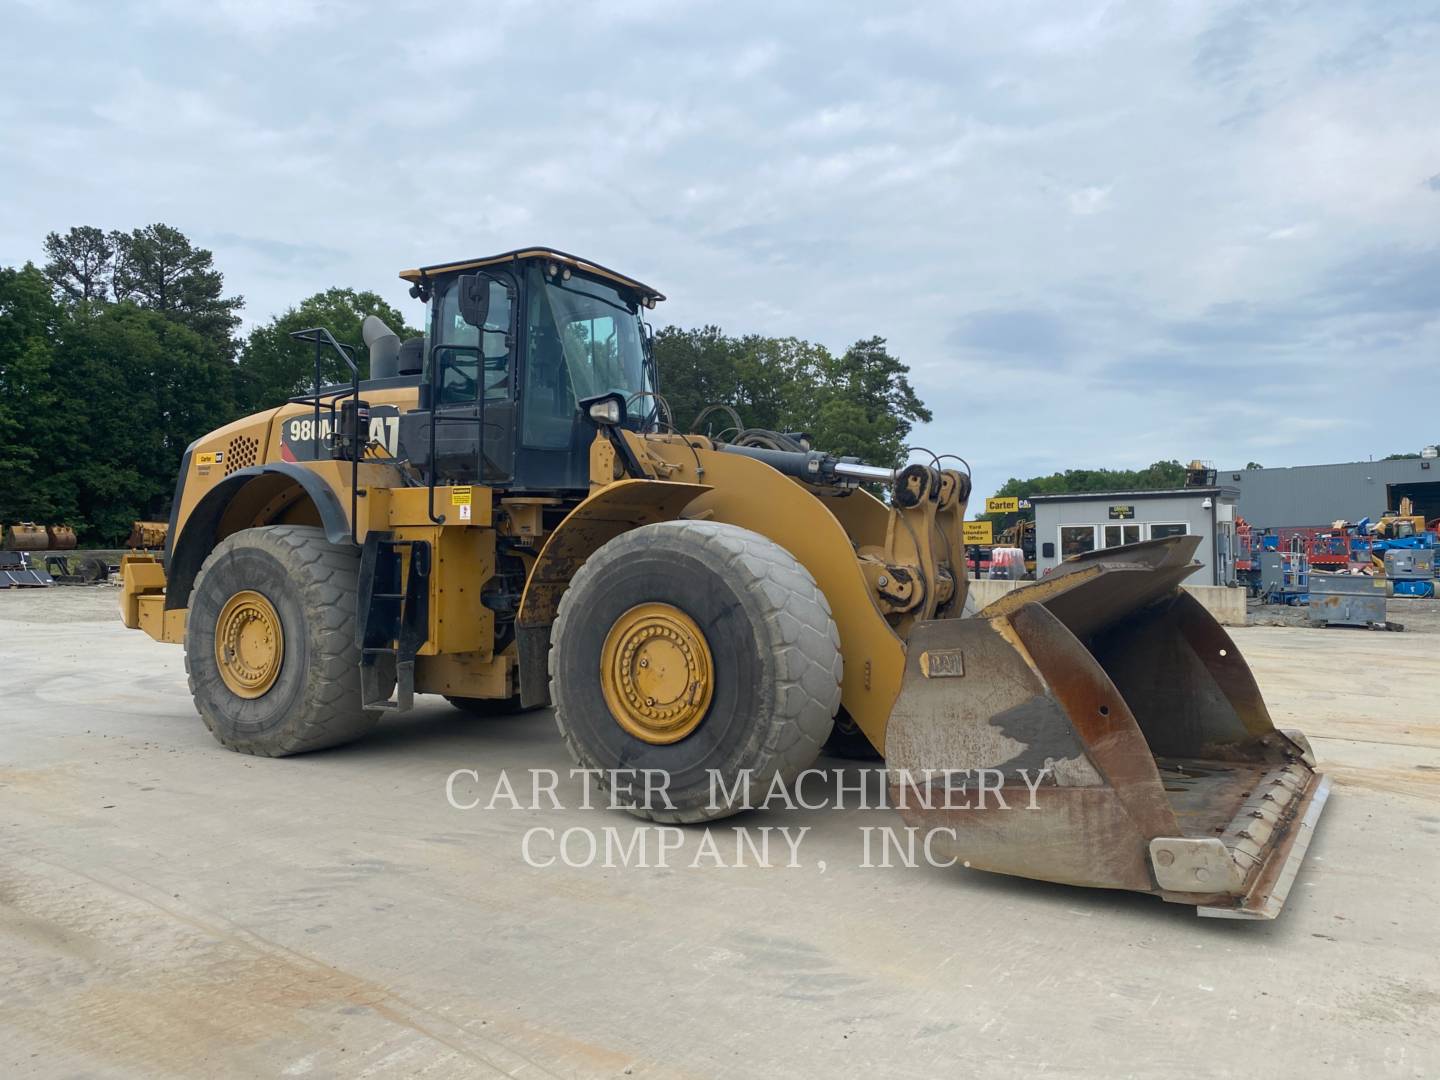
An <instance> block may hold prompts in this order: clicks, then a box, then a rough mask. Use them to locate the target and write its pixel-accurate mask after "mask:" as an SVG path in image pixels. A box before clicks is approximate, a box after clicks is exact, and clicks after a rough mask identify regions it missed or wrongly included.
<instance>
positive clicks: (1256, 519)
mask: <svg viewBox="0 0 1440 1080" xmlns="http://www.w3.org/2000/svg"><path fill="white" fill-rule="evenodd" d="M1423 464H1428V465H1429V466H1430V468H1428V469H1424V468H1422V467H1421V466H1422V465H1423ZM1217 481H1218V482H1219V483H1221V484H1224V485H1227V486H1229V487H1234V488H1237V489H1238V490H1239V492H1240V502H1239V506H1238V507H1237V509H1238V511H1239V513H1240V516H1241V517H1243V518H1244V519H1245V520H1246V521H1248V522H1250V524H1252V525H1254V526H1255V527H1256V528H1261V529H1272V528H1279V527H1281V526H1285V525H1329V524H1330V523H1331V522H1332V521H1337V520H1339V519H1342V518H1343V519H1345V520H1347V521H1358V520H1359V519H1360V518H1362V517H1368V518H1371V519H1372V520H1373V519H1375V518H1378V517H1379V516H1380V515H1381V514H1383V513H1384V512H1385V511H1386V510H1392V509H1394V507H1392V506H1388V505H1387V490H1388V485H1391V484H1420V483H1440V461H1436V460H1431V461H1428V462H1425V461H1422V460H1420V459H1416V458H1404V459H1401V460H1398V461H1355V462H1348V463H1346V464H1341V465H1299V466H1296V467H1295V468H1291V469H1250V470H1248V471H1247V470H1245V469H1231V470H1228V471H1227V470H1221V471H1220V473H1219V475H1218V477H1217ZM1437 490H1440V489H1437Z"/></svg>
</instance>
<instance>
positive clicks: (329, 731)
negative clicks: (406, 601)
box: [185, 525, 380, 757]
mask: <svg viewBox="0 0 1440 1080" xmlns="http://www.w3.org/2000/svg"><path fill="white" fill-rule="evenodd" d="M359 571H360V553H359V551H358V550H356V549H355V548H352V547H348V546H341V545H339V544H332V543H330V542H329V541H327V540H326V539H325V533H324V531H323V530H321V529H317V528H313V527H310V526H302V525H272V526H268V527H266V528H261V529H246V530H244V531H243V532H238V533H234V534H233V535H231V536H227V537H226V538H225V539H224V540H222V541H220V543H219V544H217V545H216V546H215V550H214V551H212V552H211V553H210V555H209V557H208V558H206V560H205V564H204V565H203V566H202V567H201V568H200V573H199V574H198V575H197V576H196V578H195V588H194V590H193V592H192V593H191V596H190V614H189V616H188V618H187V620H186V626H185V670H186V671H187V672H188V673H189V675H190V693H191V694H192V695H193V696H194V698H195V707H196V708H197V709H198V710H199V711H200V716H201V717H202V718H203V719H204V721H205V726H206V727H208V728H209V729H210V731H211V734H213V735H214V736H215V738H216V739H217V740H218V741H219V742H220V744H221V745H222V746H225V747H228V748H229V749H231V750H235V751H237V752H239V753H242V754H257V755H261V756H264V757H285V756H286V755H289V754H300V753H305V752H306V751H310V750H320V749H323V748H325V747H329V746H338V745H340V744H341V743H347V742H350V741H352V740H354V739H358V738H359V737H360V736H362V735H364V734H365V733H366V732H368V731H369V730H370V729H371V728H372V727H374V726H375V724H376V722H377V721H378V720H379V718H380V714H379V712H377V711H370V712H367V711H365V710H364V709H362V708H361V698H360V652H359V648H358V647H357V645H356V642H355V603H356V596H357V595H358V580H359ZM257 594H258V595H259V596H260V597H263V598H264V601H265V602H267V603H268V611H267V612H266V614H273V616H274V617H275V618H276V619H277V620H278V624H279V633H278V634H277V635H275V637H277V638H283V647H279V648H277V649H276V652H277V653H278V656H279V670H278V672H276V673H274V675H273V682H271V683H270V684H269V685H268V687H266V688H264V689H263V692H261V693H259V694H258V695H256V696H246V695H244V694H241V693H238V692H237V691H236V689H235V686H234V685H233V682H234V678H235V676H234V674H233V671H232V673H231V674H230V676H229V679H230V681H227V677H226V675H224V674H222V670H221V662H220V660H219V659H218V658H217V655H216V648H215V638H216V631H217V622H219V621H220V620H221V617H222V614H223V613H224V612H225V611H226V609H227V605H229V604H232V603H233V602H234V600H235V599H236V598H237V597H238V596H241V595H249V596H252V597H253V596H255V595H257ZM264 606H265V605H264V604H261V605H260V607H261V608H264ZM261 681H263V679H262V680H261Z"/></svg>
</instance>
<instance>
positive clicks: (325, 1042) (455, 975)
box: [0, 587, 1440, 1080]
mask: <svg viewBox="0 0 1440 1080" xmlns="http://www.w3.org/2000/svg"><path fill="white" fill-rule="evenodd" d="M117 594H118V591H117V590H115V589H114V588H106V587H94V588H68V589H62V588H55V589H50V590H44V591H32V592H16V591H11V592H7V593H0V659H3V662H0V702H3V706H0V716H3V723H0V1075H4V1076H7V1077H10V1076H46V1077H51V1076H106V1077H117V1076H118V1077H172V1076H174V1077H181V1076H198V1075H247V1076H248V1075H255V1076H260V1075H263V1076H277V1075H279V1076H310V1077H328V1076H347V1077H348V1076H397V1077H398V1076H416V1075H429V1076H443V1077H451V1076H487V1077H488V1076H511V1077H559V1076H566V1077H568V1076H580V1077H627V1076H634V1077H692V1078H694V1077H723V1078H732V1077H733V1078H746V1080H749V1078H753V1077H792V1076H793V1077H813V1076H840V1075H845V1076H848V1075H867V1076H872V1077H890V1076H896V1077H901V1076H904V1077H913V1076H922V1075H928V1076H972V1075H973V1076H985V1077H1022V1076H1023V1077H1027V1078H1033V1077H1043V1076H1063V1077H1106V1078H1109V1077H1146V1078H1149V1077H1156V1078H1158V1077H1166V1078H1172V1080H1175V1078H1182V1077H1187V1078H1188V1077H1202V1076H1203V1077H1229V1076H1246V1077H1249V1076H1256V1075H1270V1076H1312V1075H1319V1076H1332V1075H1338V1076H1354V1077H1365V1078H1371V1077H1427V1076H1434V1075H1437V1072H1440V965H1437V963H1436V956H1437V955H1440V920H1437V919H1436V899H1435V898H1436V896H1437V893H1440V858H1437V855H1440V712H1437V707H1436V702H1437V701H1440V638H1437V637H1435V636H1434V635H1433V634H1431V633H1419V632H1415V633H1412V632H1406V633H1402V634H1392V633H1375V632H1365V631H1358V630H1357V631H1342V630H1323V631H1322V630H1309V629H1300V628H1294V627H1262V626H1257V627H1247V628H1242V629H1239V630H1236V631H1234V636H1235V639H1236V642H1237V644H1238V645H1239V647H1240V648H1241V649H1242V650H1243V651H1244V652H1245V654H1246V656H1247V657H1248V659H1249V660H1250V661H1251V664H1252V666H1253V667H1254V669H1255V672H1256V675H1257V677H1258V679H1259V682H1260V684H1261V687H1262V689H1263V690H1264V692H1265V694H1266V697H1267V699H1268V701H1269V702H1270V705H1271V709H1272V711H1273V713H1274V716H1275V719H1276V722H1277V724H1279V725H1281V726H1296V727H1300V728H1302V729H1304V730H1305V731H1307V732H1308V733H1309V734H1310V735H1311V737H1312V739H1313V741H1314V743H1315V747H1316V751H1317V753H1318V755H1319V756H1320V758H1321V760H1322V764H1323V765H1324V766H1325V768H1326V769H1327V770H1328V771H1329V772H1330V773H1331V774H1332V775H1333V776H1334V777H1335V780H1336V787H1335V791H1334V794H1333V795H1332V797H1331V800H1330V803H1329V806H1328V808H1327V810H1326V813H1325V815H1324V817H1323V818H1322V820H1321V822H1320V825H1319V828H1318V830H1317V834H1316V838H1315V841H1314V843H1313V844H1312V846H1311V848H1310V857H1309V859H1308V861H1307V863H1306V865H1305V868H1304V869H1303V870H1302V871H1301V874H1300V877H1299V879H1298V881H1297V882H1296V885H1295V887H1294V889H1293V890H1292V892H1291V896H1290V900H1289V903H1288V905H1287V907H1286V910H1285V912H1284V913H1283V914H1282V915H1281V917H1280V918H1279V919H1278V920H1276V921H1274V922H1268V923H1243V922H1231V921H1228V920H1209V919H1199V918H1197V917H1196V916H1195V915H1194V914H1193V912H1192V911H1190V910H1189V909H1186V908H1183V907H1180V906H1176V905H1168V904H1165V903H1162V902H1160V901H1158V900H1154V899H1151V898H1149V897H1143V896H1136V895H1130V894H1115V893H1106V892H1099V891H1090V890H1081V889H1074V888H1067V887H1064V886H1057V885H1046V884H1039V883H1034V882H1025V881H1017V880H1010V879H1004V878H997V877H992V876H989V875H984V874H980V873H976V872H966V871H963V870H958V869H954V870H942V869H935V868H930V867H924V866H921V867H916V868H905V867H902V866H899V865H895V866H892V867H889V868H883V867H870V868H866V867H864V866H863V865H861V864H862V862H863V860H862V857H861V849H860V844H859V841H858V839H857V838H858V837H859V835H860V829H862V828H865V827H870V826H872V825H878V824H893V823H894V817H893V813H892V812H891V811H886V810H878V809H869V810H866V809H860V808H855V807H851V808H848V809H846V810H844V811H836V810H833V809H831V810H828V811H816V812H813V813H807V812H794V813H785V812H781V811H774V812H767V813H761V814H756V815H752V816H751V817H749V818H748V819H746V824H748V825H750V826H760V825H765V824H769V825H774V826H776V827H780V826H795V825H797V824H798V825H806V826H810V827H811V831H810V833H809V834H808V835H807V836H806V837H805V838H804V843H803V846H802V847H801V849H800V855H799V859H798V865H797V866H795V867H790V866H788V865H786V863H785V860H784V859H783V858H782V859H780V860H778V861H777V862H774V863H772V865H770V866H768V867H761V866H756V865H754V864H753V862H752V863H751V864H750V865H747V866H744V867H735V866H733V865H730V866H725V867H718V866H711V865H701V866H699V867H698V868H694V867H692V866H691V865H690V861H689V858H688V856H689V854H690V853H691V852H693V851H694V850H695V848H696V839H695V837H696V835H698V834H695V833H687V834H686V835H687V839H686V841H685V844H686V847H685V849H684V852H683V855H684V856H685V858H683V859H680V860H678V861H676V862H674V863H672V864H671V865H669V866H668V867H667V868H663V869H662V868H658V867H651V868H639V867H634V866H632V867H630V868H615V869H603V868H600V867H598V866H590V867H574V868H572V867H567V866H565V865H563V864H562V863H560V862H557V863H556V864H554V865H552V866H540V865H529V864H527V862H526V860H525V858H524V853H523V845H524V842H525V837H526V836H527V835H532V836H533V835H534V834H532V833H531V830H532V829H535V828H546V829H550V830H552V832H553V833H555V834H556V835H560V834H562V833H563V832H564V831H565V830H568V829H571V828H578V827H582V826H583V827H585V828H587V829H590V830H597V829H600V828H603V827H606V826H613V827H614V828H615V829H616V830H618V834H620V835H622V836H623V837H626V838H633V835H634V830H635V829H636V828H638V827H640V825H639V823H638V822H636V821H635V820H634V819H631V818H629V817H628V816H626V815H623V814H620V813H613V812H609V811H605V810H602V809H589V810H587V809H584V808H582V807H581V806H580V805H579V803H580V799H581V791H580V788H579V785H578V782H574V783H571V782H569V781H567V780H565V779H563V778H562V780H561V783H560V786H559V789H558V793H559V796H560V798H561V800H562V801H563V803H564V809H553V808H541V809H535V810H532V809H524V810H515V809H506V808H504V804H503V803H502V804H501V806H499V807H498V808H494V809H489V810H487V809H485V808H484V807H483V806H481V807H478V808H474V809H468V810H465V809H458V808H456V805H452V802H451V801H450V800H448V799H447V792H446V785H447V779H448V778H451V777H453V776H454V775H455V774H456V770H462V769H463V770H473V773H466V774H465V776H466V777H467V779H466V780H465V781H464V783H463V784H461V786H460V788H459V789H458V790H452V795H454V794H458V796H459V798H458V799H456V800H455V802H456V804H458V805H463V804H464V803H466V802H468V800H469V799H470V798H474V797H479V796H483V795H485V794H486V793H493V791H494V788H495V785H496V783H497V781H498V778H499V776H500V773H501V770H505V771H506V774H507V775H509V776H517V775H528V772H527V770H531V769H544V768H554V769H560V770H564V769H566V768H568V765H569V763H568V760H567V759H566V758H565V756H564V753H563V750H562V748H561V745H560V743H559V740H558V737H557V735H556V733H555V730H554V726H553V724H552V723H551V721H550V719H549V717H548V715H547V714H545V713H533V714H529V715H527V716H522V717H516V718H509V719H503V720H488V721H480V720H474V719H469V718H467V717H465V716H464V715H462V714H460V713H458V712H457V711H455V710H453V709H451V708H450V707H449V706H448V705H446V704H445V703H444V702H443V701H442V700H440V699H438V698H423V699H422V701H423V704H422V705H421V706H420V707H419V708H417V709H416V710H415V711H414V712H413V713H412V714H409V715H407V716H405V717H401V718H397V719H394V720H392V721H389V722H387V723H385V724H383V725H382V726H381V727H380V728H379V729H378V730H377V731H376V732H375V734H374V735H372V736H371V737H370V738H369V739H368V740H366V741H364V742H362V743H359V744H356V745H353V746H350V747H345V748H341V749H338V750H334V751H330V752H326V753H319V754H313V755H309V756H305V757H300V758H290V759H284V760H273V761H272V760H266V759H256V758H248V757H242V756H239V755H235V754H232V753H229V752H227V751H225V750H223V749H222V748H220V747H219V746H218V745H217V744H216V743H215V742H214V741H213V740H212V739H211V737H210V735H209V734H208V733H207V732H206V730H205V728H204V726H203V725H202V724H201V722H200V721H199V719H198V718H197V717H196V715H195V713H194V710H193V707H192V705H191V703H190V699H189V696H188V694H187V692H186V688H185V676H184V668H183V659H182V656H181V653H180V650H179V649H178V648H177V647H174V646H164V645H159V644H156V643H154V642H152V641H150V640H149V639H148V638H146V637H145V636H144V635H142V634H139V633H137V632H134V631H127V630H125V629H123V628H122V627H121V626H120V625H119V623H118V621H117V619H116V617H115V614H114V612H115V601H116V597H117ZM1401 621H1406V620H1404V619H1403V618H1402V620H1401ZM827 764H830V765H838V764H839V763H835V762H828V763H827ZM472 775H473V778H474V779H473V780H471V779H468V777H470V776H472ZM857 775H858V774H857ZM556 850H557V848H556V847H555V846H552V845H548V844H546V843H541V844H540V852H539V853H540V854H541V855H550V854H553V853H554V852H555V851H556ZM542 861H543V860H542ZM727 861H730V862H733V859H729V858H728V857H727Z"/></svg>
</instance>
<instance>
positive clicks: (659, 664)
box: [600, 604, 715, 746]
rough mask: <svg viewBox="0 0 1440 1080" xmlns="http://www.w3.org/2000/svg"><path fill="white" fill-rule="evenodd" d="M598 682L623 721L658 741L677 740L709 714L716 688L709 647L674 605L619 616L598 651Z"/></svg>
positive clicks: (644, 606)
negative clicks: (707, 712)
mask: <svg viewBox="0 0 1440 1080" xmlns="http://www.w3.org/2000/svg"><path fill="white" fill-rule="evenodd" d="M600 686H601V690H602V692H603V693H604V695H605V704H606V705H607V706H609V708H610V712H611V714H612V715H613V716H614V717H615V720H616V722H617V723H619V725H620V726H621V727H622V728H624V729H625V730H626V731H628V732H629V733H630V734H631V735H634V736H635V737H636V738H637V739H643V740H644V741H645V742H648V743H654V744H656V745H662V746H663V745H665V744H666V743H673V742H679V741H680V740H681V739H683V738H685V736H687V735H689V734H690V733H691V732H692V731H694V730H695V729H696V728H697V727H698V726H699V725H700V721H701V720H703V719H704V718H705V711H706V710H707V709H708V708H709V707H710V698H711V695H712V694H713V693H714V689H715V678H714V661H713V660H712V659H711V656H710V646H709V644H707V643H706V641H705V635H704V633H703V632H702V631H701V630H700V627H699V626H697V625H696V624H695V620H693V619H692V618H690V616H688V615H686V614H685V613H684V612H683V611H681V610H680V609H679V608H677V607H673V606H671V605H670V604H639V605H637V606H636V607H633V608H631V609H630V610H629V611H627V612H625V614H624V615H621V616H620V618H619V619H617V620H616V621H615V625H614V626H612V627H611V628H610V633H609V634H608V635H606V637H605V644H604V646H603V647H602V648H601V650H600Z"/></svg>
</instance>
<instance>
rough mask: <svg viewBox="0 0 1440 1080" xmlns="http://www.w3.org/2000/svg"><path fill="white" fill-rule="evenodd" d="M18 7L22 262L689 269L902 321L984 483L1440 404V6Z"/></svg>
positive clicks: (17, 207) (693, 298)
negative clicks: (118, 253) (197, 253)
mask: <svg viewBox="0 0 1440 1080" xmlns="http://www.w3.org/2000/svg"><path fill="white" fill-rule="evenodd" d="M0 17H3V23H4V25H5V27H6V37H7V39H8V40H9V41H10V42H11V45H10V47H9V48H8V49H7V51H6V61H5V63H4V65H0V131H3V138H0V264H3V265H14V264H18V263H22V262H24V261H25V260H26V259H34V260H36V261H40V260H41V257H42V253H41V244H42V241H43V239H44V236H45V234H46V233H47V232H49V231H51V230H59V231H62V232H63V231H64V230H65V229H67V228H69V227H71V226H75V225H96V226H99V227H102V228H106V229H109V228H121V229H131V228H135V227H137V226H142V225H146V224H150V223H152V222H156V221H163V222H165V223H167V224H170V225H173V226H176V227H178V228H180V229H181V230H182V231H184V232H185V233H186V234H187V235H189V236H190V237H191V238H192V240H194V241H195V242H196V243H198V244H200V245H202V246H205V247H208V248H210V249H211V250H212V251H213V252H214V253H215V259H216V263H217V265H218V266H219V267H220V268H221V269H222V270H223V271H224V273H225V278H226V285H227V289H228V290H229V291H231V292H236V293H240V294H242V295H243V296H244V297H245V301H246V307H245V312H244V314H245V318H246V323H247V325H251V324H254V323H257V322H263V321H265V320H266V319H268V318H270V317H271V316H273V315H275V314H277V313H279V312H281V311H283V310H284V309H285V308H287V307H289V306H291V305H292V304H294V303H296V302H298V301H299V300H300V299H302V298H304V297H305V296H307V295H309V294H311V293H314V292H317V291H319V290H321V289H324V288H328V287H330V286H333V285H345V286H351V287H354V288H357V289H373V290H375V291H377V292H380V293H381V294H382V295H384V296H385V297H386V298H387V299H389V300H390V301H391V302H392V303H394V304H396V305H397V306H400V307H401V309H402V310H407V309H406V307H405V305H411V304H414V303H415V302H414V301H411V300H409V299H408V297H407V296H406V290H405V286H404V285H403V284H402V283H401V282H400V281H399V280H398V279H397V278H396V277H395V275H396V273H397V272H398V271H399V270H401V269H404V268H406V267H410V266H414V265H417V264H426V263H437V262H443V261H447V260H451V259H457V258H468V257H472V256H477V255H484V254H491V253H495V252H500V251H505V250H508V249H511V248H514V247H518V246H522V245H532V244H545V245H551V246H554V247H557V248H560V249H562V250H565V251H571V252H574V253H577V254H580V255H582V256H584V257H586V258H590V259H593V260H595V261H597V262H600V263H603V264H605V265H608V266H612V267H614V268H616V269H618V270H621V271H623V272H625V273H628V274H630V275H631V276H633V277H637V278H639V279H640V280H642V281H645V282H648V283H650V284H652V285H654V286H656V287H657V288H659V289H660V290H661V291H662V292H664V293H666V294H667V295H668V296H669V297H670V299H669V301H668V302H667V303H665V304H662V305H661V306H660V307H659V308H658V309H657V310H656V311H655V312H654V313H653V314H654V316H655V321H656V322H657V323H658V324H661V325H663V324H665V323H675V324H678V325H681V326H687V327H689V326H698V325H703V324H710V323H713V324H715V325H718V326H720V327H722V328H723V329H724V330H726V331H727V332H729V333H732V334H741V333H750V332H755V333H762V334H775V335H795V336H797V337H801V338H806V339H810V340H813V341H818V342H822V343H824V344H825V345H827V346H829V347H831V348H833V349H837V350H839V349H843V348H844V347H845V346H846V345H848V344H849V343H850V342H852V341H855V340H857V339H859V338H862V337H869V336H871V335H875V334H879V335H881V336H884V337H886V338H887V339H888V340H889V343H890V348H891V351H892V352H893V353H895V354H896V355H898V356H899V357H901V359H903V360H904V361H905V362H906V363H908V364H909V365H910V367H911V369H912V376H913V381H914V383H915V385H916V387H917V389H918V391H919V393H920V395H921V397H922V398H923V399H924V401H925V402H926V403H927V404H928V405H929V406H930V408H931V409H932V410H933V412H934V417H935V419H934V421H933V422H932V423H930V424H928V425H923V426H922V427H920V428H919V429H917V431H916V432H915V433H914V435H913V437H912V441H913V442H915V443H918V444H923V445H925V446H928V447H930V448H931V449H933V450H935V451H936V452H953V453H958V454H960V455H962V456H964V457H965V458H966V459H967V460H968V461H969V462H970V463H971V465H972V467H973V469H974V475H975V481H976V488H977V492H978V493H980V494H985V493H987V492H989V491H991V490H993V489H994V488H996V487H998V486H999V485H1000V484H1002V483H1004V481H1005V480H1006V479H1007V478H1008V477H1010V476H1030V475H1035V474H1040V473H1048V472H1051V471H1053V470H1056V469H1064V468H1082V467H1102V466H1109V467H1141V466H1144V465H1147V464H1149V463H1150V462H1152V461H1155V460H1159V459H1169V458H1177V459H1180V460H1182V461H1188V460H1189V459H1191V458H1201V459H1208V460H1212V461H1214V462H1215V463H1216V464H1217V465H1219V466H1220V467H1221V468H1223V469H1228V468H1233V467H1239V466H1241V465H1243V464H1245V463H1246V462H1249V461H1258V462H1260V463H1262V464H1265V465H1298V464H1310V463H1319V462H1330V461H1346V460H1355V459H1363V458H1366V457H1368V456H1370V455H1375V456H1382V455H1384V454H1385V453H1389V452H1397V451H1416V450H1418V449H1419V448H1420V446H1421V445H1422V444H1424V443H1428V442H1435V441H1437V440H1440V419H1437V415H1440V409H1437V403H1440V64H1437V63H1436V62H1435V59H1434V58H1435V57H1436V56H1437V55H1440V2H1437V3H1428V4H1416V3H1407V2H1404V0H1385V2H1384V3H1359V2H1356V3H1300V2H1294V3H1286V2H1277V3H1269V4H1233V3H1223V2H1204V3H1200V2H1181V3H1159V2H1137V3H1082V2H1079V0H1062V2H1056V3H1024V2H1016V0H1010V2H998V3H987V2H978V0H977V2H965V3H960V2H943V3H942V2H936V3H930V4H907V3H903V2H888V3H882V4H877V3H873V2H872V3H866V4H858V5H856V4H848V3H841V2H836V0H822V2H816V3H802V2H789V3H767V4H757V3H749V2H743V0H721V2H713V3H712V2H696V3H680V2H677V0H667V2H661V0H605V2H603V3H593V4H591V3H583V2H582V3H575V2H571V3H565V4H560V3H541V2H517V0H489V2H486V3H464V2H458V0H450V2H447V3H444V4H434V3H429V4H426V3H410V2H406V0H389V2H387V3H383V4H368V3H363V2H359V0H352V2H347V3H337V2H332V0H148V2H144V3H138V2H136V3H131V2H126V0H105V2H96V3H80V2H75V0H0ZM417 314H418V313H417ZM412 321H416V320H414V319H413V318H412ZM661 388H662V390H663V372H662V383H661Z"/></svg>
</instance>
